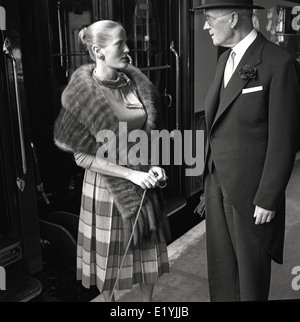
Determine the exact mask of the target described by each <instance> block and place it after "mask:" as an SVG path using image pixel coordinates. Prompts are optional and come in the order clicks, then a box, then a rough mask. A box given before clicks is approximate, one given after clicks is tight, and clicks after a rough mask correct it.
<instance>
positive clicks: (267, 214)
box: [254, 206, 275, 225]
mask: <svg viewBox="0 0 300 322" xmlns="http://www.w3.org/2000/svg"><path fill="white" fill-rule="evenodd" d="M274 217H275V211H270V210H266V209H263V208H260V207H258V206H256V208H255V212H254V218H256V221H255V225H263V224H266V223H270V222H271V221H272V220H273V219H274Z"/></svg>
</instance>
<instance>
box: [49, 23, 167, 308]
mask: <svg viewBox="0 0 300 322" xmlns="http://www.w3.org/2000/svg"><path fill="white" fill-rule="evenodd" d="M79 40H80V42H81V45H82V46H83V47H84V48H86V49H87V50H88V52H89V54H90V57H91V59H92V60H93V61H94V62H95V64H91V65H84V66H82V67H80V68H79V69H78V70H77V71H75V73H74V74H73V75H72V78H71V80H70V82H69V84H68V86H67V87H66V89H65V90H64V92H63V95H62V109H61V112H60V114H59V116H58V119H57V120H56V123H55V130H54V139H55V143H56V145H57V146H58V147H60V148H61V149H63V150H66V151H70V152H73V153H74V155H75V161H76V163H77V164H78V165H79V166H81V167H83V168H85V169H86V172H85V178H84V183H83V190H82V204H81V212H80V222H79V235H78V249H77V279H78V280H82V283H83V285H84V286H85V287H86V288H89V287H90V286H91V285H97V287H98V288H99V290H100V292H101V293H103V295H104V298H105V300H106V301H110V300H112V301H114V300H115V299H114V294H113V290H114V286H115V284H117V289H119V290H123V289H129V288H132V286H133V285H134V284H140V289H141V299H142V301H143V302H150V301H151V299H152V294H153V288H154V284H155V283H156V282H157V280H158V278H159V277H160V276H161V275H162V274H164V273H166V272H169V264H168V255H167V247H166V238H165V236H166V233H167V232H168V229H167V228H168V225H167V220H166V216H165V215H164V213H163V211H162V203H161V202H160V201H161V198H159V195H158V194H157V193H156V190H157V189H155V188H156V187H157V186H158V185H159V184H160V183H162V182H165V180H166V174H165V171H164V170H163V169H162V168H160V167H158V166H153V167H150V166H145V165H143V166H142V165H137V166H132V165H130V164H128V165H126V166H124V165H119V164H121V162H120V161H121V160H123V161H124V158H125V157H127V152H128V150H129V148H130V145H129V144H128V149H127V150H126V151H124V148H122V146H120V147H119V149H118V148H117V149H116V158H115V161H114V160H113V159H114V158H110V157H111V156H109V155H104V156H102V159H99V151H100V150H99V149H100V148H101V147H103V143H104V142H102V143H101V142H98V141H99V133H103V132H101V131H112V132H113V133H114V134H115V137H116V141H117V142H116V146H117V147H118V143H119V134H120V133H119V124H120V122H126V124H127V127H128V130H129V131H131V130H135V129H142V130H143V131H145V132H146V133H147V134H148V135H149V134H150V131H151V130H153V129H155V128H157V119H158V110H157V108H158V106H159V96H158V95H157V92H156V90H155V88H154V86H153V85H152V83H151V82H150V81H149V80H148V79H147V77H146V76H145V75H144V74H143V73H142V72H141V71H139V70H138V69H137V68H134V67H132V66H130V65H129V60H128V52H129V49H128V47H127V45H126V41H127V38H126V32H125V30H124V29H123V27H122V26H121V25H120V24H118V23H116V22H113V21H109V20H105V21H99V22H96V23H94V24H92V25H91V26H89V27H88V28H84V29H83V30H82V31H81V32H80V34H79ZM122 135H123V134H122ZM105 143H107V142H105ZM104 159H105V160H104ZM100 161H101V162H100ZM102 161H105V162H102ZM122 164H124V162H123V163H122ZM125 164H126V163H125ZM145 189H147V192H146V197H145V199H144V201H143V203H142V199H143V198H142V195H143V192H144V191H145ZM141 203H142V204H143V206H142V208H141V214H140V216H139V219H138V222H137V226H136V229H134V231H133V232H132V227H133V222H134V220H135V218H136V215H137V212H138V209H139V207H140V204H141ZM131 234H133V239H132V243H131V247H130V248H129V251H128V253H127V255H126V257H125V259H124V265H123V267H122V268H121V269H120V271H119V275H118V269H119V267H120V263H121V262H122V260H123V255H124V250H125V249H126V245H127V243H128V242H129V239H130V236H131ZM117 276H118V277H119V278H118V281H117V282H116V279H117Z"/></svg>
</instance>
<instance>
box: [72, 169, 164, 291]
mask: <svg viewBox="0 0 300 322" xmlns="http://www.w3.org/2000/svg"><path fill="white" fill-rule="evenodd" d="M123 239H124V230H123V223H122V217H121V215H120V213H119V212H118V210H117V208H116V206H115V204H114V201H113V198H112V196H111V194H110V192H109V191H108V190H107V189H106V187H105V183H104V180H103V177H102V176H101V175H100V174H98V173H95V172H93V171H90V170H86V172H85V176H84V182H83V188H82V200H81V210H80V219H79V229H78V242H77V280H81V281H82V285H83V286H84V287H85V288H90V287H91V286H92V285H96V286H97V287H98V289H99V291H100V292H101V293H102V292H103V291H111V290H112V289H113V287H114V285H115V283H116V278H117V275H118V270H119V268H120V266H121V262H122V261H123V258H124V252H125V248H126V245H124V242H123ZM168 272H169V261H168V253H167V245H166V244H165V243H159V244H154V243H151V242H149V241H141V242H140V244H139V245H138V246H135V247H134V248H132V247H130V248H129V251H128V253H127V255H126V257H125V260H124V264H123V267H122V268H121V270H120V272H119V279H118V282H117V284H116V289H117V290H125V289H131V288H132V287H133V285H135V284H155V283H156V282H157V281H158V279H159V277H160V276H162V275H163V274H164V273H168Z"/></svg>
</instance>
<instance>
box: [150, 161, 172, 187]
mask: <svg viewBox="0 0 300 322" xmlns="http://www.w3.org/2000/svg"><path fill="white" fill-rule="evenodd" d="M149 173H150V174H152V175H154V176H155V177H156V179H157V180H158V185H159V186H160V187H162V188H163V187H165V186H166V182H167V179H168V177H167V175H166V172H165V170H164V169H163V168H161V167H158V166H153V167H151V168H150V170H149Z"/></svg>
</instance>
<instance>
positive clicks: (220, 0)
mask: <svg viewBox="0 0 300 322" xmlns="http://www.w3.org/2000/svg"><path fill="white" fill-rule="evenodd" d="M217 8H220V9H223V8H246V9H265V8H263V7H261V6H257V5H255V4H253V0H202V4H201V5H200V6H198V7H195V8H194V10H204V9H217Z"/></svg>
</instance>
